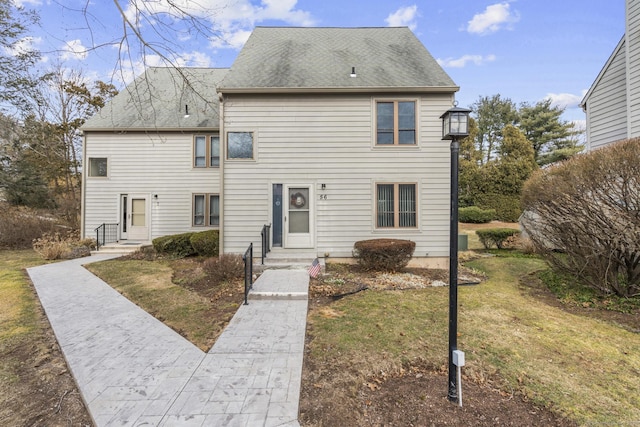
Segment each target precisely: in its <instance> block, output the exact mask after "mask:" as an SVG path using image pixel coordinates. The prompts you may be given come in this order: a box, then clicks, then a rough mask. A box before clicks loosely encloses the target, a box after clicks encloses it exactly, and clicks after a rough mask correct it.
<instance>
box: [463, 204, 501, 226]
mask: <svg viewBox="0 0 640 427" xmlns="http://www.w3.org/2000/svg"><path fill="white" fill-rule="evenodd" d="M495 216H496V210H495V209H481V208H479V207H477V206H469V207H466V208H460V209H458V220H459V221H460V222H466V223H474V224H485V223H487V222H491V220H493V218H495Z"/></svg>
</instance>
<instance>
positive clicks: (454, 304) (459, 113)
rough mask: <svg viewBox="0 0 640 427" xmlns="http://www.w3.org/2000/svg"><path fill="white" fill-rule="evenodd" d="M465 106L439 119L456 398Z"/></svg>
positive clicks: (453, 397)
mask: <svg viewBox="0 0 640 427" xmlns="http://www.w3.org/2000/svg"><path fill="white" fill-rule="evenodd" d="M470 112H471V110H469V109H466V108H458V107H457V106H454V107H453V108H451V109H449V110H447V111H446V112H445V113H444V114H443V115H442V116H440V118H441V119H442V139H443V140H451V216H450V218H449V220H450V225H449V393H448V396H447V397H448V398H449V400H451V401H454V402H455V401H456V400H457V399H458V380H457V376H456V367H455V365H454V363H453V352H454V351H456V350H457V347H458V155H459V153H460V142H459V140H460V139H462V138H465V137H467V136H469V113H470Z"/></svg>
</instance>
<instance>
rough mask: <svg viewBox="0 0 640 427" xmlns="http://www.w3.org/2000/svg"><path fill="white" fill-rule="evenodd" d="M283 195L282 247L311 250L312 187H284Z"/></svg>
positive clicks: (312, 227) (312, 226)
mask: <svg viewBox="0 0 640 427" xmlns="http://www.w3.org/2000/svg"><path fill="white" fill-rule="evenodd" d="M284 195H285V197H286V198H285V199H284V202H285V209H283V214H284V227H283V228H284V247H285V248H313V235H314V223H313V218H314V213H313V187H312V186H311V185H285V191H284Z"/></svg>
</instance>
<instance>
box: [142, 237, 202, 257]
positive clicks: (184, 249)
mask: <svg viewBox="0 0 640 427" xmlns="http://www.w3.org/2000/svg"><path fill="white" fill-rule="evenodd" d="M193 234H195V233H182V234H171V235H169V236H162V237H157V238H155V239H153V241H152V243H153V248H154V249H155V250H156V252H157V253H159V254H166V255H172V256H175V257H178V258H184V257H188V256H191V255H195V254H196V251H195V249H193V246H191V236H192V235H193Z"/></svg>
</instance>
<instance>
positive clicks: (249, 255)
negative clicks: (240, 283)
mask: <svg viewBox="0 0 640 427" xmlns="http://www.w3.org/2000/svg"><path fill="white" fill-rule="evenodd" d="M242 260H243V261H244V305H249V301H248V296H249V289H251V286H252V285H253V242H252V243H250V244H249V248H248V249H247V250H246V251H245V253H244V255H242ZM247 262H248V263H249V265H248V266H247ZM247 267H248V268H249V274H247Z"/></svg>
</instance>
